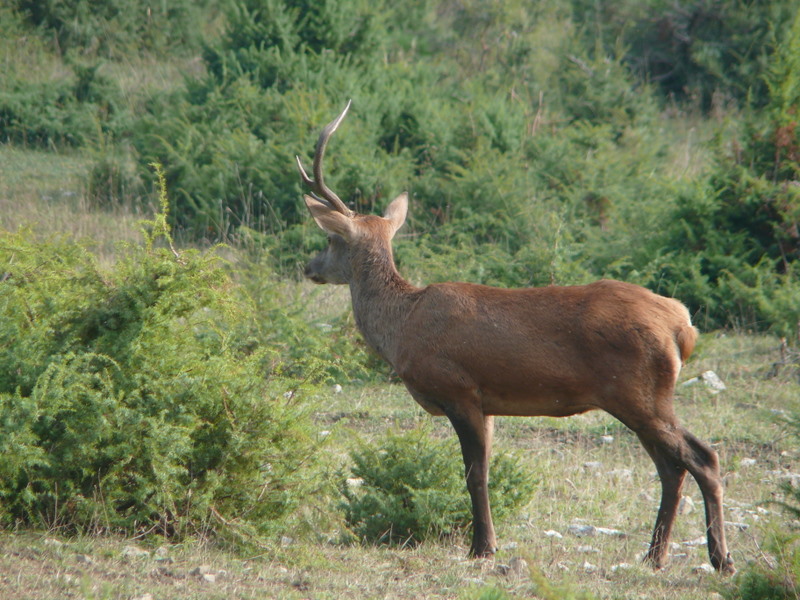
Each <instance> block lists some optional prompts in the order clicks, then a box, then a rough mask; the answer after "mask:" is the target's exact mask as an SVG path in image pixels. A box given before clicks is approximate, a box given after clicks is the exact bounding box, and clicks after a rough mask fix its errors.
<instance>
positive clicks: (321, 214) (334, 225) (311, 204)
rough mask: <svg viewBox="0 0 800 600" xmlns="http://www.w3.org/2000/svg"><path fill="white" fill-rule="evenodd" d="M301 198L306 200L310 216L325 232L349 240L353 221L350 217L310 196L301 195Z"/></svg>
mask: <svg viewBox="0 0 800 600" xmlns="http://www.w3.org/2000/svg"><path fill="white" fill-rule="evenodd" d="M303 200H305V201H306V206H307V207H308V210H310V211H311V216H312V217H314V220H315V221H316V222H317V225H319V227H320V229H322V230H323V231H324V232H325V233H336V234H338V235H340V236H342V237H343V238H344V239H345V240H348V241H349V240H350V238H351V237H352V231H353V223H352V220H351V219H350V217H348V216H345V215H343V214H342V213H340V212H338V211H337V210H335V209H333V208H331V207H330V206H328V205H327V204H325V203H324V202H320V201H319V200H317V199H316V198H312V197H311V196H303Z"/></svg>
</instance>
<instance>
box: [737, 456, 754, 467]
mask: <svg viewBox="0 0 800 600" xmlns="http://www.w3.org/2000/svg"><path fill="white" fill-rule="evenodd" d="M757 462H758V461H756V459H755V458H743V459H742V460H740V461H739V466H740V467H752V466H754V465H755V464H756V463H757Z"/></svg>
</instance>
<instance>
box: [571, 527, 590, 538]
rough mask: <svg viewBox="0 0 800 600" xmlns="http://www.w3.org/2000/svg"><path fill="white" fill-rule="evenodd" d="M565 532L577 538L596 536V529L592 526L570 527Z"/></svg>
mask: <svg viewBox="0 0 800 600" xmlns="http://www.w3.org/2000/svg"><path fill="white" fill-rule="evenodd" d="M567 531H568V532H569V533H571V534H572V535H575V536H577V537H588V536H592V535H596V534H597V528H596V527H595V526H594V525H570V526H569V527H567Z"/></svg>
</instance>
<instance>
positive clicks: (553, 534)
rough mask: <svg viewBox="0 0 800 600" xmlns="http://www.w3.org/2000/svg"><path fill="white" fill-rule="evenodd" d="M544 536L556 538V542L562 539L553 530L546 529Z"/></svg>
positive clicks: (561, 536)
mask: <svg viewBox="0 0 800 600" xmlns="http://www.w3.org/2000/svg"><path fill="white" fill-rule="evenodd" d="M544 535H545V537H550V538H556V539H557V540H560V539H562V538H563V537H564V536H563V535H561V534H560V533H558V532H557V531H555V530H553V529H548V530H547V531H545V532H544Z"/></svg>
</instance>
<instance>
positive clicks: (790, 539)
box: [723, 531, 800, 600]
mask: <svg viewBox="0 0 800 600" xmlns="http://www.w3.org/2000/svg"><path fill="white" fill-rule="evenodd" d="M764 550H765V551H766V552H768V553H769V554H771V555H772V556H773V557H774V563H773V564H771V565H767V564H763V562H759V563H753V564H750V565H748V566H747V567H746V568H745V569H744V570H743V571H742V572H741V573H739V574H737V576H736V579H735V580H734V582H733V584H732V585H729V586H727V587H726V588H725V589H723V596H724V597H725V598H726V599H728V600H797V598H798V597H800V536H798V535H797V533H796V532H787V531H783V532H781V531H773V532H771V533H770V534H769V537H768V539H767V540H766V543H765V544H764Z"/></svg>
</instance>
